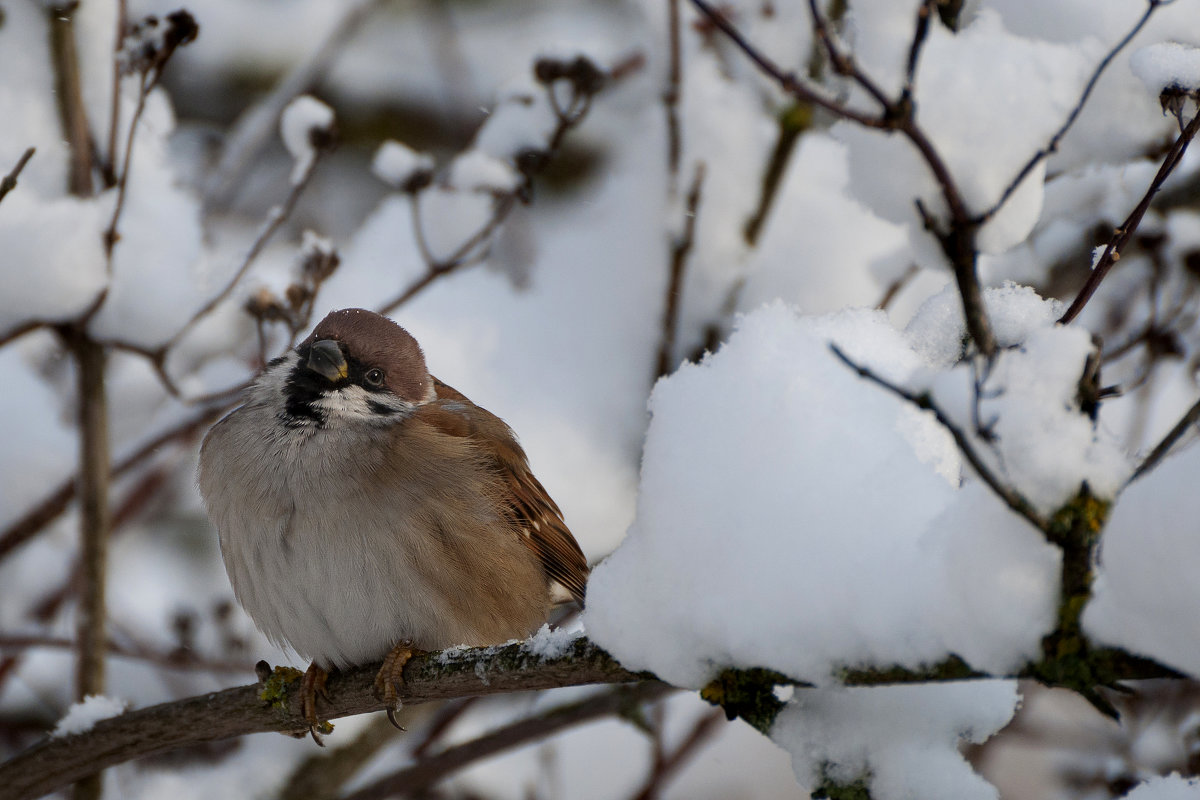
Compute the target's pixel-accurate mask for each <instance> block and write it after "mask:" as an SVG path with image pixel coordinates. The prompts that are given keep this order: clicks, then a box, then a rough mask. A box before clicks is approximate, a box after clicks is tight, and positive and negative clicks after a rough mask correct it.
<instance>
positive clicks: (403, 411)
mask: <svg viewBox="0 0 1200 800" xmlns="http://www.w3.org/2000/svg"><path fill="white" fill-rule="evenodd" d="M313 406H314V407H316V408H317V409H319V410H321V411H323V412H325V413H326V414H327V415H328V418H329V419H344V420H355V421H364V422H376V423H379V422H395V421H396V420H397V419H399V418H400V417H401V416H407V415H408V414H409V413H410V412H411V411H412V409H413V406H412V404H411V403H408V402H406V401H404V400H401V399H400V398H398V397H396V396H395V395H391V394H380V393H377V392H368V391H367V390H366V389H364V388H362V387H361V386H346V387H344V388H341V389H338V390H336V391H333V392H329V393H327V394H325V395H323V396H321V397H319V398H317V399H316V400H315V401H313ZM379 406H386V407H387V408H388V410H389V411H391V412H392V413H380V410H379Z"/></svg>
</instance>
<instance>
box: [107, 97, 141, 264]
mask: <svg viewBox="0 0 1200 800" xmlns="http://www.w3.org/2000/svg"><path fill="white" fill-rule="evenodd" d="M149 92H150V89H149V88H148V87H147V85H146V76H144V75H143V76H142V79H141V80H140V81H139V82H138V96H137V105H136V106H135V107H134V109H133V119H131V120H130V121H129V130H128V131H127V132H126V134H125V156H124V158H122V159H121V172H120V174H118V175H117V200H116V202H115V203H114V204H113V211H112V217H111V218H109V221H108V227H107V228H105V229H104V255H105V256H106V257H107V259H108V274H109V276H111V275H112V271H113V259H112V255H113V249H114V248H115V247H116V246H117V239H118V238H119V236H118V234H117V224H118V223H119V222H120V221H121V214H122V213H123V212H124V210H125V195H126V191H127V188H128V186H129V169H130V166H131V165H132V163H133V140H134V137H135V136H136V135H137V128H138V123H139V122H141V120H142V114H143V113H144V112H145V110H146V95H147V94H149ZM113 169H114V170H115V169H116V163H115V161H114V163H113Z"/></svg>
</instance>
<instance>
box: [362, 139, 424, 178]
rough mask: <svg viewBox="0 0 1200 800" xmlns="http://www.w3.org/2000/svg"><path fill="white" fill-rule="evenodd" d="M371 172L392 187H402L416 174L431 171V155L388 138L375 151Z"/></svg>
mask: <svg viewBox="0 0 1200 800" xmlns="http://www.w3.org/2000/svg"><path fill="white" fill-rule="evenodd" d="M371 172H373V173H375V176H376V177H377V178H379V179H380V180H381V181H383V182H384V183H386V184H387V185H388V186H391V187H392V188H393V189H403V188H404V187H405V186H406V185H407V184H408V183H409V182H410V181H412V180H413V179H415V178H416V177H417V176H418V175H420V174H429V173H432V172H433V156H431V155H429V154H428V153H418V152H417V151H416V150H413V149H412V148H411V147H409V146H408V145H406V144H404V143H403V142H397V141H396V140H394V139H389V140H387V141H386V142H384V143H383V144H381V145H380V146H379V149H378V150H376V151H375V158H374V160H373V161H372V162H371Z"/></svg>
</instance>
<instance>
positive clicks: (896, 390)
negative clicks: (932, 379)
mask: <svg viewBox="0 0 1200 800" xmlns="http://www.w3.org/2000/svg"><path fill="white" fill-rule="evenodd" d="M829 349H830V350H832V351H833V354H834V355H835V356H837V357H838V359H839V360H840V361H841V362H842V363H844V364H845V365H846V366H848V367H850V369H852V370H854V371H855V372H857V373H858V375H859V376H860V377H862V378H866V379H867V380H869V381H871V382H872V383H874V384H876V385H877V386H879V387H880V388H883V389H886V390H887V391H889V392H891V393H892V394H894V395H896V396H897V397H899V398H901V399H902V400H906V401H908V402H909V403H912V404H913V405H914V406H916V407H917V408H920V409H922V410H925V411H930V412H932V413H933V416H934V417H935V418H936V419H937V421H938V423H939V424H940V425H941V426H942V427H943V428H945V429H946V430H947V431H949V433H950V435H951V436H953V437H954V443H955V444H956V445H958V450H959V452H961V453H962V454H963V458H965V459H966V460H967V463H968V464H970V465H971V467H972V469H974V470H975V473H976V474H977V475H978V476H979V478H980V479H981V480H982V481H983V482H984V483H985V484H986V485H987V486H988V488H989V489H991V490H992V492H994V493H995V495H996V496H997V497H999V498H1000V499H1001V500H1003V501H1004V504H1005V505H1006V506H1008V507H1009V508H1010V509H1012V511H1014V512H1015V513H1016V514H1018V515H1019V516H1021V517H1024V518H1025V519H1026V520H1027V521H1028V522H1029V523H1030V524H1031V525H1033V526H1034V527H1035V528H1037V529H1038V530H1040V531H1042V532H1046V531H1047V530H1048V529H1049V523H1048V522H1047V520H1045V519H1044V518H1043V517H1042V515H1041V514H1039V513H1038V512H1037V510H1036V509H1034V507H1033V506H1032V505H1030V503H1029V501H1028V500H1026V499H1025V498H1024V497H1022V496H1021V495H1020V494H1019V493H1018V492H1017V491H1016V490H1015V489H1013V488H1011V487H1009V486H1006V485H1005V484H1004V482H1003V481H1001V480H1000V479H999V478H998V477H997V476H996V475H995V474H994V473H993V472H992V470H991V468H990V467H988V466H987V464H985V463H984V461H983V459H982V458H981V457H980V456H979V454H978V453H977V452H975V447H974V445H972V444H971V440H970V439H969V438H968V437H967V435H966V434H965V433H963V431H962V429H961V428H959V427H958V426H957V425H956V424H954V421H953V420H951V419H950V417H949V416H948V415H947V414H946V413H945V412H944V411H942V409H941V408H940V407H939V406H938V405H937V404H936V403H934V402H933V398H931V397H930V396H929V395H928V394H920V395H918V394H915V393H913V392H911V391H909V390H908V389H905V388H904V387H903V386H898V385H896V384H894V383H892V382H891V381H889V380H887V379H886V378H884V377H882V376H880V375H877V374H876V373H875V372H873V371H872V370H870V369H868V368H867V367H864V366H861V365H859V364H856V363H855V362H854V361H852V360H851V359H850V357H849V356H847V355H846V354H845V353H844V352H842V349H841V348H840V347H838V346H837V345H836V344H833V343H832V342H831V343H830V344H829Z"/></svg>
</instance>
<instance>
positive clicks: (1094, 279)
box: [1058, 104, 1200, 325]
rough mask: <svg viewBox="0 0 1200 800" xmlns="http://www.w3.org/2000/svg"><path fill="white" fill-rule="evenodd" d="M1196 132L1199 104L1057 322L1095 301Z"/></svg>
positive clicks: (1064, 321)
mask: <svg viewBox="0 0 1200 800" xmlns="http://www.w3.org/2000/svg"><path fill="white" fill-rule="evenodd" d="M1197 132H1200V104H1198V105H1197V110H1196V115H1195V116H1194V117H1192V120H1191V122H1189V123H1188V124H1187V126H1186V127H1185V128H1184V129H1183V130H1182V131H1180V133H1179V138H1177V139H1176V140H1175V143H1174V144H1172V145H1171V149H1170V150H1168V151H1167V155H1166V157H1165V158H1164V159H1163V163H1162V166H1161V167H1159V168H1158V173H1157V174H1155V176H1154V180H1152V181H1151V182H1150V187H1149V188H1148V189H1146V194H1145V195H1143V197H1142V199H1141V202H1139V203H1138V204H1137V206H1136V207H1135V208H1134V209H1133V211H1131V212H1130V214H1129V216H1128V217H1126V218H1125V221H1124V222H1122V223H1121V227H1119V228H1117V229H1116V230H1115V231H1113V235H1112V238H1111V239H1109V240H1108V245H1107V246H1106V247H1105V248H1104V253H1103V254H1102V255H1101V256H1100V260H1099V261H1097V262H1096V265H1095V266H1094V267H1093V268H1092V272H1091V274H1090V275H1088V279H1087V282H1086V283H1084V285H1083V288H1082V289H1080V290H1079V294H1078V295H1077V296H1076V297H1075V300H1074V301H1073V302H1072V303H1071V307H1070V308H1068V309H1067V310H1066V313H1064V314H1063V315H1062V317H1061V318H1060V319H1059V320H1058V321H1059V322H1060V323H1061V324H1063V325H1069V324H1070V323H1071V322H1072V321H1074V319H1075V318H1076V317H1078V316H1079V312H1081V311H1083V307H1084V306H1086V305H1087V303H1088V300H1091V299H1092V295H1093V294H1095V293H1096V289H1097V288H1099V286H1100V282H1101V281H1103V280H1104V278H1105V276H1107V275H1108V271H1109V270H1110V269H1112V267H1113V265H1114V264H1116V263H1117V261H1119V260H1120V258H1121V251H1122V250H1124V249H1125V245H1127V244H1129V241H1130V240H1131V239H1132V238H1133V234H1134V233H1135V232H1136V231H1137V228H1138V225H1139V224H1141V221H1142V217H1143V216H1145V214H1146V212H1147V211H1148V210H1149V209H1150V203H1151V202H1152V201H1153V200H1154V196H1155V195H1156V194H1158V190H1159V189H1161V188H1162V185H1163V183H1164V182H1166V180H1167V178H1168V177H1169V176H1170V174H1171V173H1172V172H1173V171H1174V170H1175V167H1176V166H1178V165H1179V162H1180V161H1181V160H1183V154H1184V153H1186V152H1187V148H1188V145H1189V144H1190V143H1191V141H1192V139H1194V138H1195V136H1196V133H1197Z"/></svg>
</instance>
